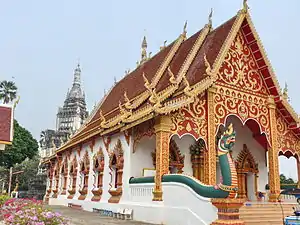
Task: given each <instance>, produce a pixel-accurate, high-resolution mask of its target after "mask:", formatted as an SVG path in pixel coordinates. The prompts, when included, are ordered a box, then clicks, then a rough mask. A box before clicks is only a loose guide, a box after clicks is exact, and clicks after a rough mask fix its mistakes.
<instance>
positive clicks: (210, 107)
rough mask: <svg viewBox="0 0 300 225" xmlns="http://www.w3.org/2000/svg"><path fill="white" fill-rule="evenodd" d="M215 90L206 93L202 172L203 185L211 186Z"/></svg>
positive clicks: (213, 172) (214, 142) (214, 164)
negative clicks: (205, 149) (205, 129)
mask: <svg viewBox="0 0 300 225" xmlns="http://www.w3.org/2000/svg"><path fill="white" fill-rule="evenodd" d="M216 92H217V89H216V87H215V86H212V87H210V88H209V89H208V91H207V112H208V116H207V117H208V119H207V122H208V124H207V137H208V143H207V146H208V149H207V151H206V152H205V157H204V166H205V168H204V171H205V175H204V176H205V183H206V184H210V185H213V184H215V183H216V180H217V179H216V178H217V174H216V173H217V172H216V170H217V160H216V154H217V153H216V136H215V134H216V124H215V107H214V106H215V104H214V99H215V94H216Z"/></svg>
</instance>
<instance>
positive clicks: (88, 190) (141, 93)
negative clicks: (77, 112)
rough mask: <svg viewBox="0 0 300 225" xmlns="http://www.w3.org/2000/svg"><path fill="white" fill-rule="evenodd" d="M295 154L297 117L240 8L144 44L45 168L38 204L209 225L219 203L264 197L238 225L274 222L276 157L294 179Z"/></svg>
mask: <svg viewBox="0 0 300 225" xmlns="http://www.w3.org/2000/svg"><path fill="white" fill-rule="evenodd" d="M274 29H275V28H274ZM274 32H276V29H275V30H274ZM60 121H62V120H60ZM233 143H234V145H232V144H233ZM299 153H300V120H299V116H298V114H297V113H296V112H295V111H294V109H293V107H292V106H291V104H290V102H289V101H288V93H287V89H286V88H285V89H284V90H283V91H282V90H281V88H280V86H279V83H278V80H277V78H276V75H275V73H274V71H273V69H272V65H271V64H270V62H269V60H268V58H267V55H266V52H265V50H264V48H263V45H262V42H261V40H260V38H259V36H258V33H257V31H256V30H255V28H254V25H253V23H252V20H251V17H250V13H249V10H248V6H247V3H246V1H244V7H243V8H242V9H241V10H239V11H238V13H237V14H236V15H235V16H233V17H232V18H230V19H229V20H228V21H226V22H224V23H223V24H221V25H220V26H218V27H216V28H214V29H213V27H212V13H211V14H210V15H209V19H208V22H207V24H206V25H205V26H204V27H203V28H202V29H200V30H199V31H198V32H197V33H195V34H193V35H192V36H190V37H187V24H185V26H184V29H183V32H182V33H180V34H179V35H178V37H177V38H176V39H175V40H174V41H173V42H172V43H170V44H169V45H166V46H163V47H161V48H160V50H159V51H158V52H157V53H156V54H155V55H154V56H150V54H148V53H147V41H146V38H144V40H143V42H142V52H141V59H140V60H139V61H138V63H137V67H136V68H135V69H134V70H133V71H132V72H128V73H127V74H126V76H125V77H124V78H123V79H121V80H120V81H118V82H116V83H115V84H114V86H113V88H112V89H111V90H110V91H109V92H108V93H107V94H106V95H105V96H104V98H103V99H102V100H101V101H100V102H99V104H98V106H97V107H96V109H95V110H94V111H93V113H91V115H90V116H89V118H88V119H87V120H86V121H85V123H84V124H83V125H82V126H81V128H80V129H79V130H78V131H77V132H76V134H74V135H73V136H72V137H71V138H70V139H69V140H68V141H66V142H64V143H63V144H62V145H61V146H60V147H59V148H58V149H56V150H55V153H54V154H53V155H52V156H50V157H49V158H48V159H47V160H45V161H44V163H45V164H46V165H47V172H48V185H47V193H46V195H45V201H46V202H48V203H49V204H59V205H69V206H74V207H75V206H76V207H78V208H82V209H84V210H88V211H93V210H95V209H98V210H106V211H111V212H119V213H120V212H121V214H122V213H123V214H126V213H128V214H130V215H131V216H133V219H134V220H139V221H145V222H151V223H155V224H176V225H177V224H180V225H181V224H197V225H198V224H211V223H212V222H213V221H215V220H216V219H217V216H218V212H219V213H222V212H223V213H225V214H226V212H231V214H232V215H233V214H234V213H235V211H230V210H229V211H226V210H225V211H226V212H225V211H224V210H223V211H222V210H220V208H219V207H221V206H220V205H221V203H222V201H223V203H224V204H227V203H226V202H227V201H229V200H230V199H236V200H239V201H240V203H241V206H242V205H243V204H244V202H246V203H247V202H251V204H255V203H256V202H258V201H265V202H266V204H264V205H265V206H262V207H261V209H262V210H263V209H264V208H263V207H273V206H274V208H271V210H270V209H268V210H265V211H264V213H263V214H259V213H258V211H256V212H255V213H254V212H250V208H251V207H250V206H249V208H247V209H246V210H244V212H245V213H246V214H245V215H243V216H242V215H241V218H242V219H243V220H245V221H247V220H248V219H249V218H250V217H251V218H252V219H253V218H254V219H255V216H256V217H257V218H260V217H261V216H262V215H263V216H264V218H265V220H264V221H269V222H270V221H271V222H270V223H269V222H268V223H267V222H266V223H264V224H276V222H278V221H277V220H278V218H277V217H278V216H279V217H280V216H281V213H279V212H277V211H276V210H279V209H280V208H279V206H278V207H277V205H276V204H277V203H276V202H278V199H280V197H281V199H282V201H285V198H284V196H279V194H280V188H281V187H280V179H279V163H278V157H279V156H280V155H285V156H287V157H289V156H294V157H296V158H297V163H298V168H299V169H298V174H299V176H300V166H299V165H300V164H299V158H298V155H299ZM267 186H269V188H267ZM262 195H263V196H264V198H262ZM217 199H221V200H220V201H219V202H218V203H216V202H214V201H217ZM228 199H229V200H228ZM246 203H245V205H244V206H243V207H246V206H247V204H246ZM248 205H249V204H248ZM285 206H287V205H285ZM125 209H126V210H125ZM217 209H219V211H218V210H217ZM290 210H292V209H291V207H290ZM266 212H268V213H274V215H273V214H272V215H271V216H270V218H267V217H266V216H268V215H267V213H266ZM247 213H248V214H247ZM154 215H155V216H154ZM219 216H220V214H219ZM231 217H232V218H235V216H231ZM223 218H225V217H224V215H223ZM257 218H256V222H258V221H260V220H259V219H257ZM266 218H267V219H266ZM275 220H276V221H275ZM279 222H282V220H280V219H279ZM214 224H227V223H214ZM231 224H243V223H231ZM246 224H247V223H246ZM248 224H257V223H248Z"/></svg>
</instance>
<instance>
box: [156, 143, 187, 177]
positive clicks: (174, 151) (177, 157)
mask: <svg viewBox="0 0 300 225" xmlns="http://www.w3.org/2000/svg"><path fill="white" fill-rule="evenodd" d="M151 155H152V161H153V165H154V166H155V167H156V149H155V150H154V152H152V153H151ZM184 158H185V155H182V154H181V152H180V150H179V148H178V145H177V144H176V142H175V141H174V140H173V139H171V141H170V147H169V167H175V168H177V171H178V172H177V173H178V174H182V173H183V170H182V169H183V167H184Z"/></svg>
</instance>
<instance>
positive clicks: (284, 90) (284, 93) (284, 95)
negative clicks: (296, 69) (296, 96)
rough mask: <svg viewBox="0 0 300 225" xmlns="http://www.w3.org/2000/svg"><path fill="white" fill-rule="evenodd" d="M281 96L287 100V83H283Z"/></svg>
mask: <svg viewBox="0 0 300 225" xmlns="http://www.w3.org/2000/svg"><path fill="white" fill-rule="evenodd" d="M282 96H283V98H284V99H285V100H288V98H289V95H288V85H287V83H286V82H285V85H284V89H283V92H282Z"/></svg>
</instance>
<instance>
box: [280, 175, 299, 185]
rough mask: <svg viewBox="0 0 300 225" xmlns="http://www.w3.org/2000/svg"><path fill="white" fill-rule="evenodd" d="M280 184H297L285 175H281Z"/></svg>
mask: <svg viewBox="0 0 300 225" xmlns="http://www.w3.org/2000/svg"><path fill="white" fill-rule="evenodd" d="M280 183H281V184H295V181H294V180H293V179H292V178H287V177H286V176H285V175H284V174H280Z"/></svg>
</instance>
